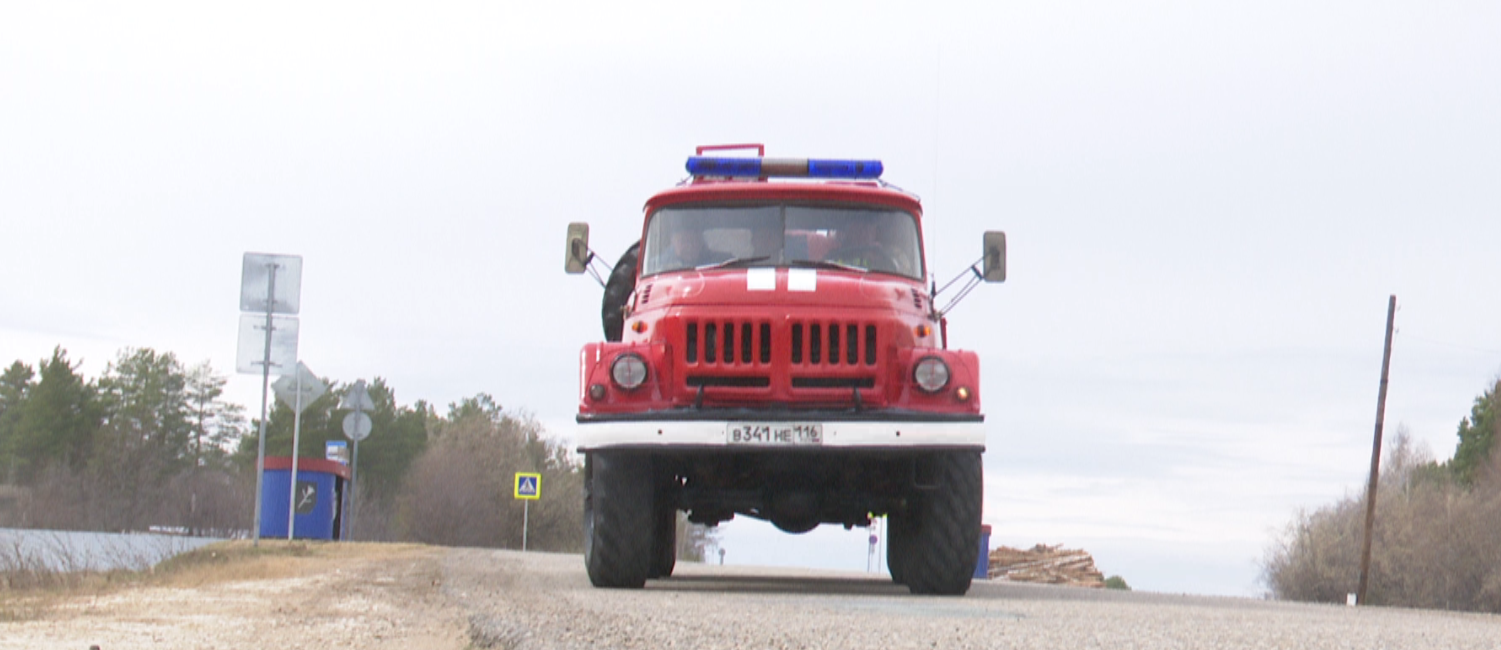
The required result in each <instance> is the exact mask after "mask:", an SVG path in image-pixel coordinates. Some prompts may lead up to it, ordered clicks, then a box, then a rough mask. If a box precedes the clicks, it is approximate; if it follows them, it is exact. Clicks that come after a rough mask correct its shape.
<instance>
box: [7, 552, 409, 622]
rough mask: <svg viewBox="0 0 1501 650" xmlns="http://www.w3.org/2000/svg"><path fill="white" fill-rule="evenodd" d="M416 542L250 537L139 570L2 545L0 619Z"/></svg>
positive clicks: (263, 576) (330, 562)
mask: <svg viewBox="0 0 1501 650" xmlns="http://www.w3.org/2000/svg"><path fill="white" fill-rule="evenodd" d="M426 551H431V547H424V546H421V545H418V544H375V543H333V542H307V541H295V542H288V541H286V540H261V542H260V545H259V546H254V545H252V544H251V543H250V542H249V541H248V540H237V541H228V542H219V543H216V544H210V545H208V546H204V547H202V548H199V549H196V550H192V551H188V552H186V553H182V554H180V555H177V556H175V557H172V558H169V559H167V560H165V561H163V562H161V563H160V564H158V565H156V566H154V567H150V568H146V569H143V570H137V571H124V570H119V571H103V572H100V571H58V570H53V569H48V568H46V566H45V565H43V564H41V563H40V561H39V559H38V558H36V557H35V556H28V555H26V554H22V553H19V552H7V551H6V550H5V549H0V622H6V621H23V620H34V619H37V618H41V617H43V616H45V615H46V614H47V613H48V612H49V611H51V610H52V609H53V608H54V607H55V606H56V605H57V604H58V603H61V602H63V601H65V600H67V599H70V598H74V597H79V596H83V597H90V596H102V595H105V594H108V593H113V592H116V591H118V590H121V589H127V588H133V587H170V588H195V587H200V586H203V585H209V584H216V583H223V582H238V581H250V580H276V579H282V578H292V577H297V576H302V575H307V574H309V573H312V572H316V571H319V570H325V569H328V568H331V567H339V566H342V565H351V564H355V563H357V562H360V561H362V560H367V559H382V558H395V557H401V556H410V555H413V554H419V553H423V552H426Z"/></svg>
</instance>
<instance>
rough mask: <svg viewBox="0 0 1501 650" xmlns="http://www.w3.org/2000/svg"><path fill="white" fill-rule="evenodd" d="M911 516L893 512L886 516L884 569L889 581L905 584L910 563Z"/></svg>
mask: <svg viewBox="0 0 1501 650" xmlns="http://www.w3.org/2000/svg"><path fill="white" fill-rule="evenodd" d="M913 535H914V532H913V525H912V515H911V514H910V513H900V512H893V513H891V514H889V515H887V516H886V569H887V570H889V571H891V581H892V582H895V583H896V584H899V585H904V584H907V565H908V564H911V562H912V537H913Z"/></svg>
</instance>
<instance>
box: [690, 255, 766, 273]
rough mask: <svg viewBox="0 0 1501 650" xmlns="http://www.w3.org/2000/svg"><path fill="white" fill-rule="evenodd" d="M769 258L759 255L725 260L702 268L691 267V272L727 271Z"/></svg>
mask: <svg viewBox="0 0 1501 650" xmlns="http://www.w3.org/2000/svg"><path fill="white" fill-rule="evenodd" d="M770 257H771V256H769V255H761V256H759V257H732V258H730V259H727V260H725V261H723V262H715V263H713V264H705V265H703V266H695V267H693V270H695V271H707V270H710V269H727V268H729V267H732V266H738V265H741V264H755V263H756V262H760V261H763V260H766V259H770Z"/></svg>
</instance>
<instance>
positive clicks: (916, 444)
mask: <svg viewBox="0 0 1501 650" xmlns="http://www.w3.org/2000/svg"><path fill="white" fill-rule="evenodd" d="M747 148H754V149H756V151H757V156H756V157H739V158H737V157H720V156H717V155H710V156H706V155H705V153H706V152H711V151H712V152H716V153H717V152H720V151H723V150H727V149H747ZM764 155H765V147H764V146H762V145H720V146H710V147H699V148H698V151H697V155H695V156H693V157H690V158H689V159H688V164H687V167H688V173H689V174H690V176H691V178H690V179H688V180H685V181H684V182H683V183H681V184H679V185H678V186H677V187H674V188H671V189H668V190H665V191H662V192H660V193H658V194H657V195H655V196H653V197H651V198H650V199H649V200H647V202H646V207H645V223H644V227H643V229H642V235H641V240H640V241H639V242H638V243H636V244H634V245H632V246H631V247H630V248H629V249H628V250H627V251H626V254H625V255H623V256H622V257H621V258H620V260H619V262H618V263H617V264H616V265H615V266H614V267H613V269H609V270H608V273H609V276H608V280H605V279H604V278H603V277H602V275H601V272H600V270H598V269H597V268H596V266H603V262H602V261H601V260H599V259H598V257H597V256H596V255H595V254H594V253H593V251H592V250H590V248H589V241H588V236H589V235H588V232H589V229H588V225H587V224H582V223H577V224H571V225H570V226H569V229H568V240H567V255H566V262H565V267H566V270H567V271H568V272H569V273H583V272H585V271H589V272H590V273H593V274H594V276H595V278H596V279H597V280H600V281H601V284H604V285H605V298H604V306H603V314H602V316H603V321H604V329H605V338H606V341H605V342H600V343H590V344H587V345H585V346H584V347H583V350H582V353H581V355H580V363H581V368H580V375H579V377H580V387H579V388H580V395H579V412H578V416H577V419H578V422H579V424H580V425H582V426H581V427H580V434H579V445H578V448H579V451H580V452H582V453H583V454H584V458H585V472H586V477H587V478H586V490H585V497H584V499H585V501H584V512H585V515H584V531H585V533H584V534H585V537H586V538H585V546H584V548H585V551H584V557H585V564H586V565H587V568H588V573H589V579H590V580H591V581H592V582H593V584H594V585H595V586H599V587H626V588H636V587H641V586H642V585H643V584H644V583H645V581H646V580H648V579H654V578H665V577H667V576H669V575H671V574H672V570H673V566H674V564H675V557H676V543H675V542H676V540H675V534H676V522H677V512H678V511H684V512H686V513H688V520H689V521H691V522H695V523H699V524H704V525H708V526H714V525H717V524H719V523H720V522H723V521H727V520H729V519H731V518H733V517H734V516H735V515H737V514H740V515H746V516H750V517H756V518H758V519H765V520H768V521H770V522H771V523H772V524H774V525H775V526H777V527H778V528H780V529H782V530H784V531H787V532H790V533H804V532H807V531H809V530H812V529H813V528H815V527H817V526H818V525H820V524H842V525H844V527H845V528H851V527H854V526H866V525H869V523H870V521H871V517H873V516H882V515H887V516H889V517H890V520H889V525H888V530H889V533H888V551H887V565H888V566H889V568H890V570H891V574H892V577H893V579H894V580H895V581H896V582H897V583H900V584H905V585H907V586H908V588H909V589H910V590H911V591H912V592H913V593H917V594H963V593H965V592H966V591H967V590H968V589H969V585H970V579H971V576H972V575H973V574H974V571H975V565H976V560H977V553H978V552H979V551H978V547H979V536H980V515H981V512H980V507H981V499H982V481H983V469H982V466H981V460H980V456H981V454H982V453H983V452H984V450H985V432H984V429H983V422H984V415H983V414H982V413H981V411H980V364H979V360H978V358H977V357H976V355H975V354H974V353H973V352H967V351H961V350H949V349H948V346H947V341H946V338H947V336H946V332H947V320H946V319H945V318H944V313H945V312H946V311H947V308H951V307H952V306H953V304H954V303H956V302H957V301H958V299H960V298H962V297H963V296H964V295H965V294H966V293H968V291H969V290H970V289H973V288H974V287H975V285H976V284H978V283H979V282H980V281H982V280H984V281H991V282H999V281H1003V280H1004V279H1005V254H1006V252H1005V235H1004V234H1003V233H1000V232H988V233H985V237H984V247H983V255H982V257H981V259H980V260H978V261H976V262H974V263H973V264H972V265H970V266H969V267H968V268H967V269H965V270H964V272H963V273H961V275H960V277H958V278H955V280H954V281H955V282H956V281H958V280H960V279H967V280H968V282H967V283H965V284H964V285H962V286H961V287H960V288H959V289H958V290H957V292H956V295H955V296H954V298H953V299H952V301H951V302H950V303H949V305H948V306H947V308H945V309H938V308H936V307H935V306H934V299H935V298H937V296H938V294H939V293H940V291H939V289H938V287H937V283H936V282H932V281H931V279H930V278H931V276H930V273H929V269H928V260H927V259H926V258H925V257H924V254H923V245H922V242H923V239H922V206H921V204H920V203H919V200H918V198H917V197H916V196H913V195H911V194H909V193H906V192H904V191H901V190H900V189H897V188H895V187H894V186H891V185H889V184H886V183H884V182H882V181H880V176H881V173H882V164H881V162H880V161H876V160H868V161H858V160H805V159H773V158H765V157H764ZM953 284H954V282H950V283H949V286H952V285H953Z"/></svg>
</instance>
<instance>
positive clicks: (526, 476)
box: [515, 472, 542, 501]
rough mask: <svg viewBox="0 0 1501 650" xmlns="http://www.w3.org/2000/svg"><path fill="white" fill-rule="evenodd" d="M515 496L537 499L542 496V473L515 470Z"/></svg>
mask: <svg viewBox="0 0 1501 650" xmlns="http://www.w3.org/2000/svg"><path fill="white" fill-rule="evenodd" d="M515 496H516V498H517V499H529V500H534V501H535V500H537V499H540V498H542V475H541V474H533V473H528V472H516V495H515Z"/></svg>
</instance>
